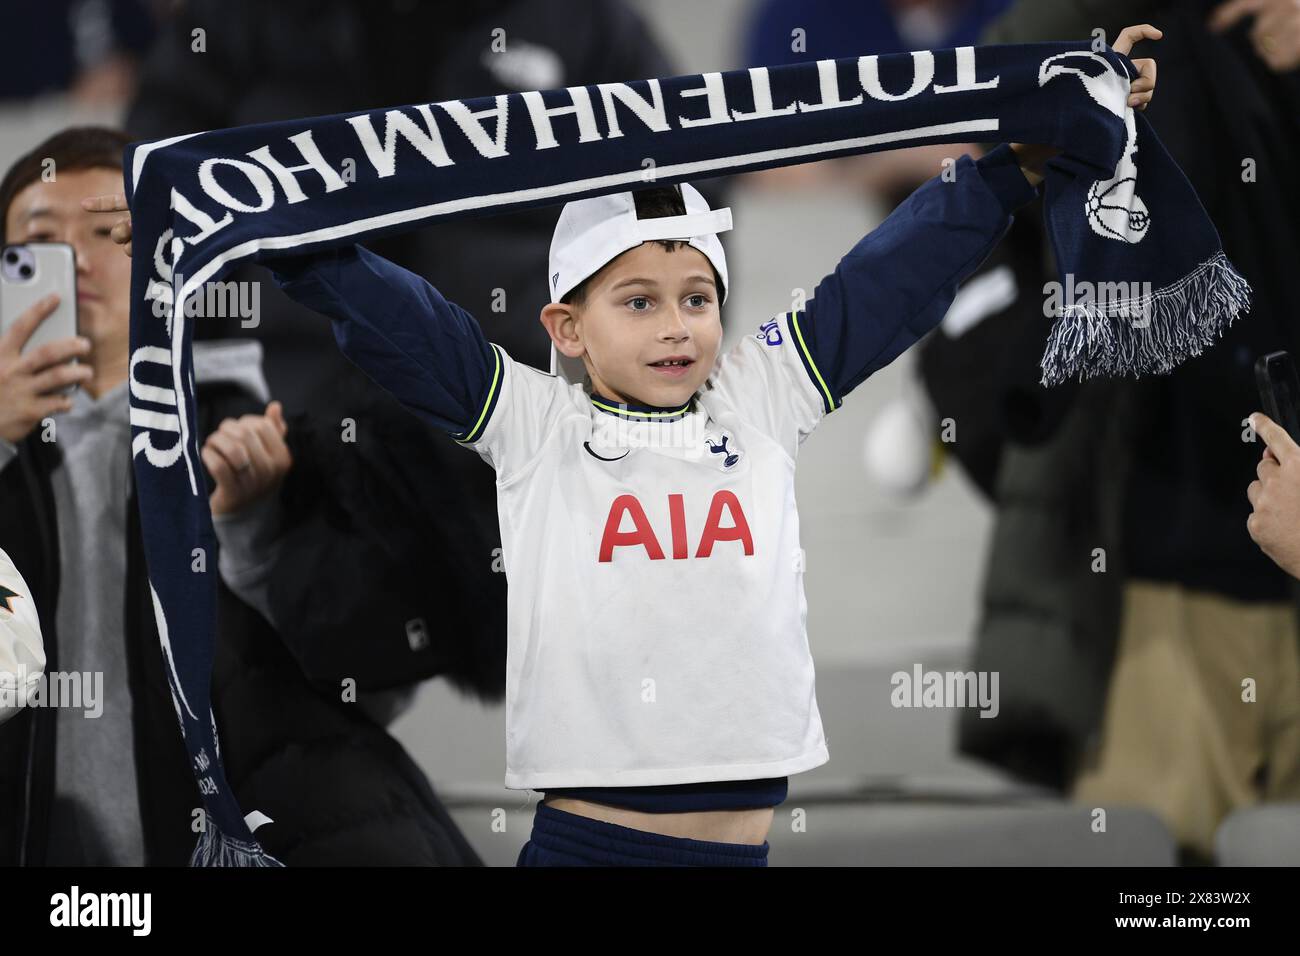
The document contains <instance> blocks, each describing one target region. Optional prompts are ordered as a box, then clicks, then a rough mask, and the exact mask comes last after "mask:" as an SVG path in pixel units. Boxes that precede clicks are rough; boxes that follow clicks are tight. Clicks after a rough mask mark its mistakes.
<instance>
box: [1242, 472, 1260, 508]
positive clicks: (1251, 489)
mask: <svg viewBox="0 0 1300 956" xmlns="http://www.w3.org/2000/svg"><path fill="white" fill-rule="evenodd" d="M1263 490H1264V485H1263V483H1262V482H1260V481H1259V480H1258V479H1256V480H1255V481H1252V482H1251V483H1250V484H1248V485H1247V486H1246V498H1247V499H1248V500H1249V501H1250V506H1251V508H1256V507H1258V501H1259V495H1260V492H1261V491H1263Z"/></svg>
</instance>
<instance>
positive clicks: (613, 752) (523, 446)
mask: <svg viewBox="0 0 1300 956" xmlns="http://www.w3.org/2000/svg"><path fill="white" fill-rule="evenodd" d="M1033 197H1034V189H1033V187H1032V186H1031V185H1030V183H1029V181H1028V180H1027V178H1026V176H1025V174H1024V173H1022V172H1021V170H1020V168H1019V166H1018V165H1017V162H1016V154H1015V153H1014V152H1013V151H1012V150H1011V148H1010V147H1008V146H1001V147H999V148H998V149H996V150H994V151H993V152H991V153H990V154H989V155H988V156H985V157H984V158H983V159H981V160H979V161H978V162H976V161H973V160H971V159H970V158H969V157H962V158H961V159H960V160H958V162H957V164H956V178H955V180H954V181H951V182H945V181H944V180H943V179H941V178H935V179H933V180H931V181H930V182H928V183H926V184H925V185H923V186H922V187H921V188H920V189H918V190H917V191H916V193H914V194H913V195H912V196H911V197H910V198H909V199H908V200H907V201H906V202H905V203H903V204H902V205H901V206H900V207H899V208H898V209H897V210H896V211H895V212H894V213H893V214H892V215H890V216H889V218H888V219H886V220H885V222H884V223H883V224H882V225H881V226H880V227H879V228H877V229H876V230H875V231H874V232H872V233H871V234H870V235H868V236H867V237H866V238H865V239H863V240H862V241H861V242H859V243H858V245H857V246H856V247H855V248H854V249H853V250H852V251H851V252H850V253H849V255H848V256H846V257H845V258H844V259H843V260H842V261H841V263H840V264H839V266H838V267H837V268H836V270H835V272H834V273H833V274H831V275H830V276H828V277H826V278H825V279H823V280H822V282H821V283H820V284H819V285H818V286H817V289H816V292H815V295H814V297H813V298H812V299H811V300H810V301H809V302H808V303H807V305H806V307H805V308H804V309H802V310H797V311H791V312H787V313H784V314H782V315H777V316H775V317H772V318H770V319H769V320H768V321H766V322H764V323H763V324H762V325H761V326H760V327H759V328H758V330H757V332H756V333H754V334H750V335H747V336H746V337H745V338H744V339H743V340H741V341H740V342H739V343H738V344H737V345H736V346H735V347H734V348H733V349H732V350H731V351H730V352H729V353H728V354H726V355H723V356H721V357H719V355H718V351H719V344H720V342H721V339H722V323H721V313H720V303H721V302H723V301H725V299H726V296H727V293H728V275H727V265H726V259H725V256H724V254H723V251H722V246H721V243H720V242H719V240H718V238H717V235H716V232H718V231H723V230H725V229H726V228H729V215H728V213H729V211H728V210H719V211H710V210H709V209H708V206H707V204H705V203H704V200H703V199H702V198H701V197H700V196H699V194H698V192H696V190H694V189H693V188H691V187H690V186H689V185H683V186H682V187H681V190H680V194H679V192H678V190H677V189H676V188H674V187H661V188H651V189H646V190H639V191H637V192H635V193H619V194H614V195H610V196H602V197H597V198H593V199H584V200H580V201H577V202H572V203H569V204H568V205H567V206H565V208H564V210H563V212H562V213H561V216H560V219H559V222H558V224H557V226H556V230H555V238H554V241H553V243H552V247H551V255H550V269H549V270H548V276H547V278H548V285H550V287H551V291H552V294H553V296H552V297H553V300H554V301H552V302H551V304H550V305H548V306H546V307H545V308H544V309H543V310H542V313H541V321H542V322H543V324H544V325H545V326H546V328H547V331H548V332H549V333H550V335H551V339H552V342H553V347H554V349H555V352H556V364H557V365H558V366H559V368H560V369H565V368H566V366H567V368H569V369H572V368H573V363H574V362H576V361H581V363H582V369H583V372H584V373H585V376H586V379H587V381H589V383H590V384H589V386H587V387H584V383H583V382H582V381H581V380H577V376H576V375H574V374H573V373H572V372H569V373H568V374H569V375H572V377H573V378H574V379H575V381H573V382H570V381H566V378H565V377H562V376H560V375H558V374H549V375H548V374H545V373H542V372H540V371H537V370H535V369H532V368H529V367H527V366H524V365H520V364H518V363H516V362H514V361H513V360H512V359H511V358H510V356H509V355H508V354H507V353H506V352H505V351H504V350H503V349H501V348H500V347H499V346H494V345H492V344H490V343H488V342H487V341H486V340H485V339H484V337H483V335H482V333H481V331H480V330H479V326H478V324H477V322H475V320H474V319H473V317H471V316H470V315H469V314H467V313H466V312H464V311H463V310H462V309H460V308H459V307H458V306H456V305H455V304H454V303H451V302H448V301H446V300H445V299H443V298H442V296H441V295H439V294H438V292H437V290H436V289H434V288H433V287H432V286H431V285H430V284H429V283H427V282H426V281H425V280H423V279H421V278H420V277H418V276H416V275H413V274H412V273H410V272H407V271H406V270H404V269H401V268H398V267H397V266H394V265H393V264H392V263H389V262H387V261H386V260H384V259H381V258H380V257H378V256H376V255H374V254H373V253H371V252H369V251H367V250H366V249H364V248H361V247H353V248H351V249H348V250H334V251H330V252H326V253H321V254H317V255H312V256H308V257H298V258H294V259H289V260H284V259H281V260H276V261H275V262H273V263H272V267H273V269H274V270H275V272H276V279H277V281H278V282H280V283H281V285H282V287H283V288H284V290H285V291H286V292H287V293H288V294H289V295H291V296H292V297H293V298H295V299H297V300H298V301H300V302H301V303H303V304H304V305H307V306H310V307H311V308H313V309H316V310H317V311H319V312H322V313H324V314H326V315H329V316H330V317H331V318H332V319H334V320H335V334H336V337H337V339H338V342H339V345H340V346H341V348H342V349H343V351H344V353H345V354H346V355H348V357H349V358H351V359H352V360H353V361H355V362H356V363H357V364H358V365H359V366H360V367H361V368H362V369H364V370H365V371H366V372H367V373H368V374H370V375H371V376H373V377H374V378H375V379H376V380H377V381H378V382H380V383H381V384H382V385H383V386H384V387H385V388H387V389H388V390H389V391H391V392H392V393H393V394H394V395H395V396H396V397H397V398H398V399H400V400H401V401H402V402H403V403H405V404H406V405H407V406H408V407H409V408H411V409H413V410H414V411H416V412H417V413H419V414H421V415H422V416H424V417H425V418H426V419H428V420H429V421H431V422H433V423H435V424H437V425H438V426H439V427H440V428H442V429H444V430H446V431H447V432H449V433H450V434H451V435H452V437H453V438H455V439H456V440H457V441H459V442H461V443H462V444H464V445H466V446H467V447H469V448H472V449H473V450H475V451H476V452H478V453H479V454H480V455H481V456H482V457H483V458H484V459H485V460H486V461H487V462H488V463H489V464H491V465H492V466H493V467H494V468H495V469H496V472H497V489H498V492H497V494H498V511H499V517H500V523H501V534H502V551H503V557H504V563H505V569H506V574H507V576H508V580H509V597H508V630H509V651H508V665H507V677H506V691H507V709H506V721H507V730H506V764H507V766H506V777H505V784H506V786H507V787H510V788H519V789H535V790H542V791H545V792H546V797H545V799H544V802H543V803H542V805H541V806H540V807H539V809H538V813H537V819H536V822H535V828H534V832H533V835H532V840H531V841H530V842H529V844H528V845H527V846H525V848H524V851H523V853H522V854H521V856H520V863H521V864H529V863H541V864H545V863H561V864H563V863H642V862H644V863H651V862H661V863H691V862H697V863H737V864H744V863H750V864H757V865H763V864H764V862H765V860H766V854H767V846H768V845H767V842H766V835H767V832H768V828H769V826H770V825H771V822H772V818H773V807H775V806H776V805H778V804H779V803H781V802H782V801H783V800H784V799H785V795H786V777H787V776H788V775H789V774H793V773H799V772H801V771H804V770H810V769H812V768H813V767H816V766H819V765H821V764H823V763H825V762H826V760H827V759H828V753H827V749H826V742H825V739H824V737H823V734H822V725H821V719H820V716H819V714H818V710H817V702H816V697H815V694H814V682H813V662H812V658H811V656H810V654H809V650H808V640H807V635H806V632H805V626H804V625H805V616H806V604H805V600H804V592H803V581H802V570H801V568H802V563H801V551H800V544H799V519H798V512H797V510H796V508H795V500H794V474H795V459H796V457H797V455H798V452H799V446H800V444H801V443H802V442H803V441H804V439H806V438H807V437H808V435H810V434H811V433H812V432H813V430H814V429H815V428H816V427H817V425H818V423H819V422H820V421H821V420H822V418H823V416H825V415H826V414H827V413H829V412H830V411H832V410H833V409H835V408H837V407H838V406H839V405H840V404H841V403H842V401H843V398H844V396H845V395H846V394H847V393H848V392H849V391H851V390H852V389H853V388H854V387H856V386H857V385H858V384H859V383H860V382H862V381H863V380H864V379H865V378H867V377H868V376H869V375H870V374H871V373H872V372H874V371H875V370H876V369H878V368H881V367H883V366H884V365H886V364H888V363H889V362H890V361H892V360H893V359H894V358H895V357H896V356H898V355H899V354H900V353H902V352H903V351H904V350H905V349H906V348H908V347H909V346H910V345H911V344H912V343H914V342H916V341H917V340H918V339H919V338H920V337H921V336H923V335H924V334H925V333H926V332H927V331H929V330H930V329H932V328H934V327H935V326H936V325H937V324H938V323H939V321H940V320H941V319H942V318H943V315H944V313H945V312H946V311H947V308H948V305H949V304H950V302H951V301H952V298H953V295H954V294H955V292H956V288H957V285H958V284H959V283H960V282H961V281H962V279H963V278H964V277H965V276H966V275H967V274H969V273H970V272H972V271H973V270H974V269H975V268H977V267H978V266H979V264H980V263H981V262H982V261H983V260H984V258H985V257H986V256H987V255H988V253H989V252H990V251H991V250H992V248H993V246H994V245H995V244H996V243H997V241H998V240H999V239H1000V238H1001V236H1002V235H1003V233H1004V232H1005V230H1006V228H1007V226H1008V224H1009V216H1010V214H1011V213H1012V212H1013V211H1014V210H1015V209H1016V208H1018V207H1019V206H1021V205H1023V204H1024V203H1027V202H1028V201H1030V200H1031V199H1032V198H1033ZM656 227H658V228H656ZM682 237H694V238H688V239H687V241H678V242H673V241H670V239H671V238H678V239H681V238H682ZM430 478H431V479H433V480H436V476H430ZM485 559H486V556H485Z"/></svg>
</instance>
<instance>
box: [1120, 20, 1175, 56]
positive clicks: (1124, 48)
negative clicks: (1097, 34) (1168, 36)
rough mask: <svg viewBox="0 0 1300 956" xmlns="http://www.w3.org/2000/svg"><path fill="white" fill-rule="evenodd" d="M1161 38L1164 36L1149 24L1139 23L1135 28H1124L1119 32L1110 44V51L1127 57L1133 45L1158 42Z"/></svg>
mask: <svg viewBox="0 0 1300 956" xmlns="http://www.w3.org/2000/svg"><path fill="white" fill-rule="evenodd" d="M1162 36H1164V34H1163V33H1161V32H1160V31H1159V30H1157V29H1156V28H1155V27H1153V26H1152V25H1151V24H1149V23H1141V24H1138V25H1137V26H1132V27H1125V28H1124V29H1123V30H1121V31H1120V32H1119V36H1118V37H1116V38H1115V42H1114V43H1112V44H1111V49H1112V50H1114V51H1115V52H1116V53H1123V54H1124V55H1125V56H1128V54H1129V52H1130V51H1131V50H1132V49H1133V44H1135V43H1138V42H1140V41H1142V40H1159V39H1160V38H1161V37H1162Z"/></svg>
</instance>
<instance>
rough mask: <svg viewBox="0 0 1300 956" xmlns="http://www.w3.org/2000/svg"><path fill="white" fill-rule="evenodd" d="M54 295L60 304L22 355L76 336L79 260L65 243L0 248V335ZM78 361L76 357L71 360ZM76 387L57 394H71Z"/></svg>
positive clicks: (28, 341) (25, 347) (46, 319)
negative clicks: (27, 312)
mask: <svg viewBox="0 0 1300 956" xmlns="http://www.w3.org/2000/svg"><path fill="white" fill-rule="evenodd" d="M51 292H56V293H58V296H59V304H58V305H57V306H56V307H55V309H54V312H53V313H51V314H50V315H47V316H46V317H45V319H44V321H42V322H41V324H40V325H38V326H36V331H35V332H33V333H32V337H31V338H30V339H28V340H27V342H26V344H25V345H23V349H22V350H23V354H26V353H27V352H30V351H31V350H32V349H34V348H37V347H38V346H40V345H43V344H45V343H46V342H53V341H54V340H55V339H64V338H67V337H69V336H72V335H76V334H77V257H76V253H75V252H73V249H72V246H70V245H68V244H67V243H66V242H29V243H18V244H14V245H7V246H4V247H3V248H0V334H3V333H5V332H8V331H9V327H10V326H11V325H13V324H14V323H15V322H17V321H18V317H19V316H20V315H22V314H23V313H24V312H26V311H27V310H28V309H30V308H31V307H32V306H33V305H35V304H36V303H37V302H39V301H40V300H41V299H43V298H45V297H46V296H47V295H49V294H50V293H51ZM69 361H71V362H76V361H77V360H76V359H75V358H73V359H69ZM76 387H77V386H76V384H75V383H73V384H71V385H67V386H65V387H64V388H62V389H58V390H57V391H59V392H61V393H62V394H64V395H70V394H71V393H72V391H73V390H74V389H75V388H76Z"/></svg>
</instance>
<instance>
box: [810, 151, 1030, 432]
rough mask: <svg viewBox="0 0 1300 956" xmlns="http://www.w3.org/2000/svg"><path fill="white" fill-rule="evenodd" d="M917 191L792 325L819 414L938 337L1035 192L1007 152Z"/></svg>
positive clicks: (843, 263) (964, 159) (963, 162)
mask: <svg viewBox="0 0 1300 956" xmlns="http://www.w3.org/2000/svg"><path fill="white" fill-rule="evenodd" d="M954 171H955V176H954V177H953V178H952V179H951V181H944V179H943V178H942V176H935V177H934V178H933V179H931V180H929V181H927V182H925V183H923V184H922V185H921V186H920V187H918V188H917V190H916V191H915V192H913V193H912V195H910V196H909V197H908V198H907V199H906V200H905V201H904V202H902V203H900V204H899V206H898V207H897V208H896V209H895V210H894V211H893V212H892V213H890V214H889V216H888V217H887V218H886V219H885V221H884V222H882V223H881V224H880V225H879V226H877V227H876V228H875V229H874V230H872V231H871V232H870V233H868V234H867V235H866V236H865V237H864V238H863V239H862V240H861V241H859V242H858V244H857V245H856V246H854V247H853V249H852V250H850V251H849V253H848V254H847V255H846V256H844V258H843V259H841V260H840V263H839V265H838V266H836V267H835V271H834V272H833V273H831V274H830V275H828V276H826V277H825V278H824V279H822V281H821V282H819V283H818V284H817V288H816V289H815V290H814V294H813V298H812V299H810V300H809V301H808V302H807V306H806V308H805V310H804V311H803V312H802V313H796V315H795V320H796V322H797V328H798V332H799V334H800V335H801V336H802V339H803V347H804V349H805V350H806V358H808V359H810V360H811V366H812V367H811V368H810V369H809V372H810V374H812V376H813V379H814V382H815V383H817V385H818V389H819V391H820V392H821V394H822V402H823V404H824V406H825V411H827V412H831V411H834V410H835V409H836V408H839V407H840V405H841V404H843V401H844V396H845V395H847V394H848V393H849V392H851V391H852V390H853V389H855V388H857V387H858V386H859V385H860V384H862V382H863V381H865V380H866V379H867V377H868V376H870V375H871V374H872V373H874V372H876V371H877V370H879V369H881V368H884V367H885V366H886V365H888V364H889V363H890V362H892V361H893V360H894V359H895V358H897V357H898V356H899V355H901V354H902V353H903V352H905V351H907V349H908V348H910V347H911V346H912V345H913V344H915V343H916V342H917V341H919V340H920V339H921V338H922V337H923V336H924V335H925V334H926V333H927V332H929V331H930V330H931V329H933V328H935V327H936V326H937V325H938V324H939V323H940V322H941V321H942V320H943V317H944V315H945V314H946V313H947V311H948V307H949V306H950V305H951V304H952V300H953V298H954V296H955V295H956V294H957V287H958V286H959V285H960V284H961V283H962V282H963V281H964V280H965V279H966V278H967V277H968V276H970V275H971V274H972V273H973V272H974V271H975V270H976V269H978V268H979V266H980V264H981V263H983V261H984V260H985V259H986V258H987V257H988V255H989V253H990V252H992V251H993V247H994V246H996V245H997V243H998V242H999V240H1001V238H1002V236H1003V235H1005V233H1006V231H1007V229H1008V228H1010V225H1011V214H1012V213H1013V212H1014V211H1015V210H1016V209H1018V208H1020V207H1021V206H1023V205H1025V204H1026V203H1028V202H1030V201H1031V200H1032V199H1033V198H1034V196H1035V195H1036V192H1037V191H1036V189H1035V188H1034V187H1032V186H1030V185H1029V181H1028V180H1027V179H1026V178H1025V175H1024V173H1023V172H1021V170H1020V167H1019V165H1018V163H1017V162H1016V155H1015V152H1014V151H1013V150H1012V149H1011V147H1010V146H1008V145H1007V144H1006V143H1003V144H1001V145H1000V146H998V147H997V148H996V149H994V150H992V151H991V152H989V153H988V154H987V155H985V156H983V157H981V158H980V159H978V160H973V159H971V158H970V157H969V156H965V155H963V156H961V157H959V158H958V160H957V162H956V164H955V169H954Z"/></svg>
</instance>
